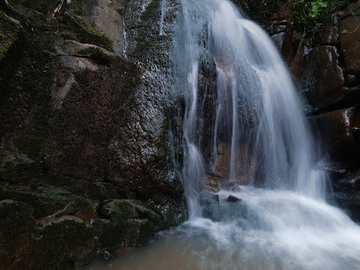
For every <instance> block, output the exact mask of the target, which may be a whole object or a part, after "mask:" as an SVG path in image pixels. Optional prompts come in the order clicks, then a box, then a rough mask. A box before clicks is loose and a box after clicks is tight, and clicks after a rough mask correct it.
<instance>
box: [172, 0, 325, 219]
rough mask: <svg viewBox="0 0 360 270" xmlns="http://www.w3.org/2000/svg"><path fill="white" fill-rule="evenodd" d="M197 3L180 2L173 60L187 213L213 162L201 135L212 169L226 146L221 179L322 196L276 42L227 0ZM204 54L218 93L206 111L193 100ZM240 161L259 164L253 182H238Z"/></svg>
mask: <svg viewBox="0 0 360 270" xmlns="http://www.w3.org/2000/svg"><path fill="white" fill-rule="evenodd" d="M201 2H202V1H192V0H183V1H182V18H181V19H180V20H181V22H180V24H179V25H180V26H179V29H178V31H177V32H178V36H177V38H176V40H175V43H176V44H175V48H178V49H177V52H176V55H177V57H179V59H177V60H176V61H175V62H176V64H177V66H176V68H175V76H177V77H178V78H179V80H178V81H177V82H176V83H177V86H176V87H177V88H178V93H184V92H185V94H184V95H185V103H186V111H185V116H184V121H183V122H184V123H183V128H184V139H185V149H186V150H185V153H186V154H185V161H184V167H183V178H184V184H185V186H186V191H187V194H188V201H189V209H190V213H191V215H194V214H195V213H197V214H199V209H198V208H197V207H196V204H197V202H196V200H197V198H196V197H197V196H196V193H199V192H200V191H201V184H202V183H203V182H204V178H205V171H208V170H209V168H210V167H211V166H210V167H209V166H208V165H207V164H206V161H204V157H203V153H202V149H201V145H200V144H201V140H208V141H209V144H212V147H211V148H212V152H213V155H212V156H213V164H212V168H213V169H214V168H215V167H216V160H217V148H218V147H219V144H221V143H223V144H226V145H229V146H228V148H229V149H230V150H229V151H228V155H229V156H230V157H229V162H228V164H226V166H227V167H228V168H227V169H228V173H227V174H226V175H223V178H225V180H227V181H233V182H237V181H238V182H241V181H245V180H246V182H250V183H251V182H253V181H255V180H257V179H256V178H263V179H261V180H262V181H263V186H264V187H266V188H270V189H280V190H293V191H296V192H300V193H302V194H304V195H306V196H310V197H313V198H317V199H324V196H325V181H326V178H325V177H324V175H323V174H321V173H319V172H316V171H314V169H313V167H314V160H315V155H316V145H315V143H314V141H313V139H312V136H311V134H310V131H309V127H308V124H307V122H306V120H305V118H304V116H303V112H302V110H301V106H300V104H299V100H298V98H297V96H296V91H295V89H294V86H293V83H292V81H291V78H290V75H289V74H288V72H287V70H286V68H285V66H284V64H283V62H282V60H281V58H280V57H279V55H278V53H277V51H276V49H275V47H274V45H273V44H272V42H271V41H270V39H269V37H268V36H267V34H266V33H265V32H264V31H263V30H262V29H261V28H260V27H259V26H257V25H256V24H255V23H253V22H251V21H249V20H247V19H244V18H243V17H242V16H241V15H240V13H239V12H238V11H237V10H236V9H235V8H234V7H233V6H232V4H231V3H230V2H228V1H224V0H211V1H206V3H201ZM204 54H209V55H211V57H212V58H213V61H215V63H216V69H217V89H214V91H217V93H212V98H213V99H214V98H215V97H217V100H214V101H213V104H214V107H215V108H213V110H212V111H204V108H201V106H202V104H203V103H201V102H199V100H198V99H199V93H198V92H199V91H198V80H199V79H198V76H199V65H200V64H201V63H200V62H201V61H202V60H201V58H202V57H203V55H204ZM185 74H186V76H185ZM199 107H200V108H199ZM211 113H214V114H216V115H214V117H213V118H214V119H216V121H213V126H211V128H210V131H211V132H214V133H213V134H212V137H209V136H208V135H204V133H207V134H208V133H209V132H208V130H206V132H205V131H204V130H202V129H203V128H204V126H203V125H202V121H204V120H203V119H205V118H207V117H208V115H205V114H211ZM208 129H209V128H208ZM204 136H208V137H207V138H206V137H205V138H204ZM211 138H214V139H213V141H212V142H211ZM244 156H246V157H244ZM246 160H255V161H256V163H257V166H256V169H254V168H252V170H253V172H248V173H247V175H251V178H252V179H244V175H243V174H244V170H243V169H240V168H239V167H241V166H242V164H244V163H246ZM243 167H244V166H243ZM247 178H249V177H248V176H247ZM223 181H224V180H223ZM195 215H196V214H195Z"/></svg>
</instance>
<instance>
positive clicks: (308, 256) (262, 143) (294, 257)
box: [94, 0, 360, 270]
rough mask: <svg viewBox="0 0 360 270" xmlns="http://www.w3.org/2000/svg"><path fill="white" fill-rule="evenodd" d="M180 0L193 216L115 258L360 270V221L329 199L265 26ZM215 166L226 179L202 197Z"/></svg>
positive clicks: (185, 167) (143, 263)
mask: <svg viewBox="0 0 360 270" xmlns="http://www.w3.org/2000/svg"><path fill="white" fill-rule="evenodd" d="M180 6H181V8H180V10H179V15H178V21H177V25H176V27H175V33H176V34H175V36H174V48H175V52H174V57H173V63H174V68H173V89H171V95H172V96H173V98H174V104H177V105H178V106H177V108H182V109H179V111H181V112H182V113H183V114H182V115H181V114H179V119H178V122H177V124H178V125H177V126H180V125H181V123H182V130H183V133H182V135H183V136H182V143H183V146H184V147H183V148H184V154H183V155H182V153H181V151H179V154H178V155H174V156H177V157H178V156H180V157H181V156H183V158H178V163H179V164H181V166H182V180H183V184H184V189H185V194H186V199H187V204H188V211H189V219H188V221H187V222H185V223H184V224H182V225H181V226H179V227H177V228H173V229H171V230H169V231H166V232H162V233H161V234H160V235H158V238H157V239H156V240H155V241H153V242H152V243H151V244H150V245H149V246H147V247H142V248H140V249H138V250H135V251H134V252H130V253H129V254H128V255H124V257H122V258H121V259H120V260H119V261H117V262H116V261H113V262H111V264H110V266H111V267H112V268H113V269H148V270H151V269H154V270H155V269H156V270H159V269H160V270H167V269H174V270H180V269H195V270H218V269H222V270H233V269H241V270H264V269H266V270H298V269H305V270H318V269H326V270H339V269H360V258H359V254H360V227H359V226H358V225H357V224H355V223H354V222H353V221H351V220H350V218H349V217H348V216H347V215H346V214H345V213H344V212H342V211H341V210H340V209H338V208H336V207H334V206H331V205H329V204H327V203H326V201H325V185H326V181H327V180H326V174H325V173H323V172H321V171H317V170H316V169H315V167H316V166H314V165H315V163H316V160H317V156H316V155H317V143H316V142H315V141H314V140H313V138H312V136H311V133H310V131H309V126H308V124H307V122H306V119H305V117H304V115H303V113H302V111H301V107H300V104H299V100H298V98H297V96H296V92H295V89H294V87H293V84H292V81H291V78H290V76H289V74H288V72H287V71H286V68H285V67H284V65H283V63H282V60H281V58H280V57H279V55H278V53H277V52H276V50H275V48H274V46H273V45H272V44H271V42H270V40H269V38H268V37H267V35H266V33H264V31H263V30H262V29H261V28H260V27H258V26H257V25H256V24H254V23H252V22H250V21H249V20H246V19H245V18H244V17H243V16H241V14H240V13H239V12H238V11H237V10H236V8H235V7H234V6H233V5H232V4H231V3H230V2H229V1H228V0H181V5H180ZM180 118H181V119H182V120H181V119H180ZM174 134H175V133H174ZM175 135H178V133H176V134H175ZM174 140H176V139H175V137H174ZM211 175H214V176H215V177H217V178H220V181H219V182H220V185H221V190H220V191H219V192H217V193H216V195H210V196H213V197H212V199H213V200H212V201H211V200H207V201H206V203H205V204H204V203H200V202H201V200H199V197H201V195H203V194H204V193H203V189H204V182H205V181H206V179H207V177H209V176H211ZM229 187H231V188H229ZM233 187H238V188H233ZM239 187H240V189H239ZM208 194H209V193H207V194H206V195H208ZM230 194H231V195H234V196H237V197H239V198H241V202H237V203H233V202H228V201H227V198H228V196H229V195H230ZM215 198H217V199H215ZM208 210H210V212H211V215H208V216H205V215H204V213H207V214H208V213H209V211H208ZM206 211H207V212H206ZM94 269H95V268H94ZM97 269H99V268H97ZM104 269H108V268H104Z"/></svg>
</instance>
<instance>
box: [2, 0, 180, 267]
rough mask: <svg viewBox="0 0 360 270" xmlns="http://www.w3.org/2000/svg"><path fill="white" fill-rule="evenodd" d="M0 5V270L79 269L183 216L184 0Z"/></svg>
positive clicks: (143, 239) (142, 240)
mask: <svg viewBox="0 0 360 270" xmlns="http://www.w3.org/2000/svg"><path fill="white" fill-rule="evenodd" d="M0 8H1V11H0V40H1V42H0V44H1V47H0V121H1V127H0V217H1V222H0V234H1V240H0V254H1V264H2V267H5V268H6V269H23V268H24V267H25V265H26V266H27V267H28V269H63V268H64V267H67V266H68V265H71V264H72V265H75V266H80V265H82V264H85V263H87V262H88V261H89V260H90V259H91V258H92V257H93V256H94V252H95V250H96V249H99V250H100V251H101V252H103V253H104V254H107V252H108V251H111V250H113V249H115V248H117V247H119V246H120V245H124V244H125V245H138V244H144V243H145V242H146V241H147V240H148V239H149V238H151V237H152V236H153V235H154V233H155V232H157V231H159V230H164V229H166V228H169V227H170V226H174V225H176V224H178V223H179V221H180V220H182V219H184V209H183V189H182V185H181V183H180V177H179V175H178V173H177V171H176V170H175V167H174V164H173V160H172V155H170V154H169V151H170V147H171V146H170V136H169V125H170V124H169V123H170V121H171V120H172V117H174V116H173V115H172V113H171V110H169V109H168V108H169V106H170V104H169V103H167V101H166V91H167V88H168V84H169V74H170V65H171V62H170V61H171V59H170V56H171V51H172V24H173V22H174V20H175V17H176V14H175V13H176V9H177V4H176V1H172V0H168V1H165V2H164V6H161V1H159V0H152V1H151V0H138V1H137V0H135V1H106V0H105V1H88V0H73V1H72V2H70V1H68V2H67V3H66V2H64V1H59V2H56V1H55V2H54V1H49V0H42V1H31V0H27V1H17V0H14V1H9V2H7V1H4V0H3V1H1V2H0ZM55 9H56V10H57V12H56V13H54V10H55ZM162 12H164V14H163V16H161V13H162ZM161 18H162V19H161ZM160 28H161V33H160ZM19 209H23V210H21V211H20V210H19ZM14 222H15V223H17V224H16V226H14V227H12V224H13V223H14ZM70 228H71V229H70ZM72 234H74V235H78V236H79V237H77V238H76V237H74V236H72ZM11 239H12V240H11ZM40 239H41V240H40ZM75 240H76V241H75ZM44 247H46V248H44ZM60 247H61V248H60ZM59 248H60V249H59ZM44 249H47V251H46V252H43V251H41V250H44ZM62 249H64V250H63V251H62Z"/></svg>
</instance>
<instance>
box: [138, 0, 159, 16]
mask: <svg viewBox="0 0 360 270" xmlns="http://www.w3.org/2000/svg"><path fill="white" fill-rule="evenodd" d="M159 8H160V0H153V1H152V2H151V3H150V4H149V5H148V6H147V7H146V9H145V11H144V12H143V13H142V14H141V20H148V19H150V18H151V17H153V16H156V15H157V14H156V10H157V9H159Z"/></svg>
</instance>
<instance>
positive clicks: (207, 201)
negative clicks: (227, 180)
mask: <svg viewBox="0 0 360 270" xmlns="http://www.w3.org/2000/svg"><path fill="white" fill-rule="evenodd" d="M199 203H200V205H201V206H202V207H203V210H202V215H203V217H205V218H210V219H214V218H215V217H216V215H215V214H214V209H216V205H218V204H219V195H217V194H213V193H209V192H202V193H200V195H199Z"/></svg>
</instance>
